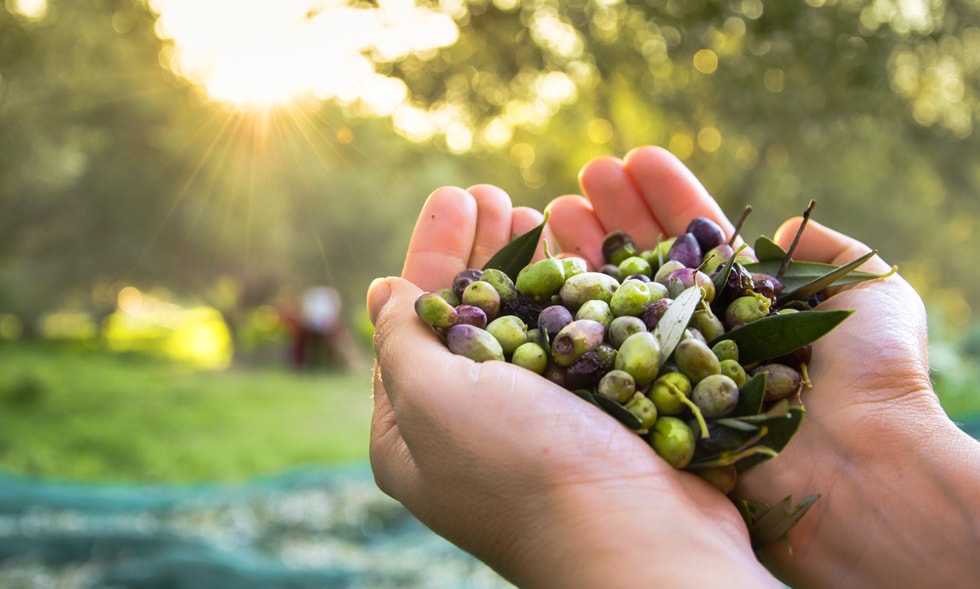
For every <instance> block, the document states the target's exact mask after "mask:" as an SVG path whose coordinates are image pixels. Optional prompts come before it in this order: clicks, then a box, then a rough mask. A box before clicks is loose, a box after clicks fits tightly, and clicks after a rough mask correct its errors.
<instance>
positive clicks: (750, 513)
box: [736, 493, 820, 550]
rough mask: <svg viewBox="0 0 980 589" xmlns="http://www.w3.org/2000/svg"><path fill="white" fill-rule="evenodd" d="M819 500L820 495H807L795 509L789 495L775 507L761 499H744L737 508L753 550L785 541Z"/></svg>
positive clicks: (738, 503)
mask: <svg viewBox="0 0 980 589" xmlns="http://www.w3.org/2000/svg"><path fill="white" fill-rule="evenodd" d="M818 499H820V494H819V493H814V494H812V495H807V496H806V497H804V498H803V499H801V500H800V502H799V503H798V504H797V505H796V507H793V506H792V505H793V497H792V495H789V496H786V497H784V498H783V500H782V501H780V502H779V503H777V504H776V505H773V506H770V505H769V504H767V503H765V502H764V501H761V500H759V499H743V500H741V501H738V502H737V503H736V506H737V507H738V511H739V513H740V514H741V515H742V519H743V520H744V521H745V524H746V527H748V529H749V538H750V539H751V541H752V548H754V549H756V550H759V549H760V548H764V547H766V546H768V545H770V544H773V543H774V542H778V541H779V540H782V539H784V538H785V537H786V533H787V532H789V530H790V529H791V528H792V527H793V526H794V525H796V522H798V521H800V518H802V517H803V514H805V513H806V512H807V510H808V509H810V507H811V506H812V505H813V504H814V503H816V502H817V500H818ZM790 549H791V550H792V547H790Z"/></svg>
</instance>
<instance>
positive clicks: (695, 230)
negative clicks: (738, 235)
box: [686, 217, 726, 252]
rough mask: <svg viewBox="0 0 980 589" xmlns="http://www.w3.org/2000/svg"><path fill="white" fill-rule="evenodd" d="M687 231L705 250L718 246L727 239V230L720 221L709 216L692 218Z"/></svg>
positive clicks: (702, 249)
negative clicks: (717, 221) (719, 223)
mask: <svg viewBox="0 0 980 589" xmlns="http://www.w3.org/2000/svg"><path fill="white" fill-rule="evenodd" d="M686 232H687V233H690V234H692V235H693V236H694V238H695V239H696V240H697V241H698V245H699V246H700V247H701V251H703V252H706V251H708V250H710V249H711V248H714V247H718V246H720V245H722V244H723V243H725V241H726V239H725V231H724V230H723V229H722V228H721V226H720V225H718V223H716V222H715V221H713V220H712V219H709V218H708V217H695V218H693V219H691V222H690V223H688V224H687V229H686Z"/></svg>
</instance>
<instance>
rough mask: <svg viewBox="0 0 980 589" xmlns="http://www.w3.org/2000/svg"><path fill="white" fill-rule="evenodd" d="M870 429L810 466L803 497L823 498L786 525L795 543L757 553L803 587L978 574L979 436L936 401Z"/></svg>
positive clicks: (954, 579) (958, 580)
mask: <svg viewBox="0 0 980 589" xmlns="http://www.w3.org/2000/svg"><path fill="white" fill-rule="evenodd" d="M933 398H934V397H933ZM913 415H914V414H913ZM893 416H894V415H893ZM868 433H869V435H868V436H865V437H864V442H865V443H864V444H860V443H859V444H849V445H844V443H841V444H840V445H839V447H838V448H839V451H838V452H835V453H834V455H835V458H836V460H835V461H834V463H833V464H823V465H820V466H817V467H815V469H814V471H813V472H812V473H811V479H810V481H809V482H807V484H806V486H807V487H811V488H808V489H807V490H806V491H804V492H801V495H800V497H802V496H803V494H805V493H810V492H820V493H821V494H822V497H821V499H820V500H819V501H818V502H817V503H816V504H815V505H814V506H813V507H812V508H811V510H810V512H808V513H807V515H806V516H805V517H804V518H803V519H802V520H801V521H800V522H799V523H798V524H797V526H795V527H794V528H793V529H792V530H791V531H790V533H789V535H788V538H789V540H790V545H791V547H792V551H791V552H790V551H788V550H787V549H786V547H785V546H782V545H779V544H776V545H773V546H770V547H768V548H767V549H766V550H765V551H764V552H763V553H762V558H763V561H764V562H766V563H767V566H769V567H770V568H771V570H773V571H774V572H776V573H777V575H779V576H780V578H782V579H783V580H784V581H786V582H787V583H789V584H790V585H791V586H793V587H799V588H804V587H869V586H903V587H924V586H937V587H938V586H948V587H955V586H960V585H961V584H962V583H963V582H964V581H965V580H971V581H972V580H975V579H977V578H978V577H980V561H978V560H977V559H976V556H975V552H976V546H977V545H978V542H980V513H978V512H977V506H978V505H980V443H978V442H977V441H976V440H973V439H972V438H970V437H969V436H967V435H966V434H965V433H963V432H962V431H961V430H960V429H959V428H957V427H956V426H955V424H953V423H952V422H950V421H949V420H948V419H947V418H946V417H945V414H944V413H943V412H942V410H941V409H940V410H938V411H929V410H926V411H922V412H921V413H919V414H918V417H917V418H909V419H904V420H900V422H899V423H890V424H880V427H879V426H876V425H874V424H869V432H868ZM831 444H833V442H831ZM774 466H775V465H774ZM927 563H935V564H936V565H937V566H929V565H928V564H927ZM938 563H942V565H941V566H939V564H938Z"/></svg>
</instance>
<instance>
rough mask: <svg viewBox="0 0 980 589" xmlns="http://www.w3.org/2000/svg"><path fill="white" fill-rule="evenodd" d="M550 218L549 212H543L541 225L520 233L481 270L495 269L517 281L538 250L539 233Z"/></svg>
mask: <svg viewBox="0 0 980 589" xmlns="http://www.w3.org/2000/svg"><path fill="white" fill-rule="evenodd" d="M550 216H551V213H550V212H549V211H545V212H544V219H542V220H541V223H540V224H539V225H537V226H535V227H534V228H533V229H531V230H530V231H528V232H526V233H522V234H520V235H518V236H517V237H515V238H514V239H512V240H511V242H510V243H508V244H507V245H505V246H504V247H502V248H501V249H500V250H499V251H498V252H497V253H495V254H494V255H493V257H491V258H490V259H489V260H487V263H486V264H484V266H483V269H484V270H488V269H490V268H496V269H498V270H501V271H503V272H504V273H505V274H507V276H510V279H511V280H517V274H518V273H519V272H520V271H521V270H522V269H523V268H524V266H527V265H528V264H529V263H530V262H531V258H533V257H534V252H535V251H537V249H538V240H540V239H541V232H542V231H544V227H545V225H547V224H548V218H549V217H550Z"/></svg>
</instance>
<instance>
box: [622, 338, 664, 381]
mask: <svg viewBox="0 0 980 589" xmlns="http://www.w3.org/2000/svg"><path fill="white" fill-rule="evenodd" d="M615 367H616V368H617V369H619V370H625V371H626V372H629V373H630V374H631V375H632V376H633V380H635V381H636V384H637V386H641V387H642V386H646V385H648V384H650V383H651V382H653V379H654V378H656V377H657V373H658V372H659V370H660V344H659V342H658V341H657V338H656V337H655V336H654V335H653V334H652V333H650V332H649V331H641V332H639V333H634V334H633V335H631V336H629V337H628V338H626V339H625V340H624V341H623V343H622V345H620V346H619V353H618V354H616V364H615Z"/></svg>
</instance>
